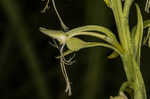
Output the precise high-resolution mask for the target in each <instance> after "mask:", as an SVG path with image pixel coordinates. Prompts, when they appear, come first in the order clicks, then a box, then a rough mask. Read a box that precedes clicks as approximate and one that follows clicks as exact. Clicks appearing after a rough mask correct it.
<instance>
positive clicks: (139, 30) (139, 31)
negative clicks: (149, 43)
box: [133, 4, 143, 63]
mask: <svg viewBox="0 0 150 99" xmlns="http://www.w3.org/2000/svg"><path fill="white" fill-rule="evenodd" d="M135 6H136V10H137V26H136V31H135V34H134V39H133V42H134V44H135V49H136V50H135V55H137V56H136V58H137V59H136V60H137V62H138V63H139V62H140V51H141V45H142V38H143V19H142V15H141V11H140V8H139V6H138V5H137V4H136V5H135Z"/></svg>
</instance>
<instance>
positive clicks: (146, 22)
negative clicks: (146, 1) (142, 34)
mask: <svg viewBox="0 0 150 99" xmlns="http://www.w3.org/2000/svg"><path fill="white" fill-rule="evenodd" d="M147 27H150V20H146V21H144V29H145V28H147Z"/></svg>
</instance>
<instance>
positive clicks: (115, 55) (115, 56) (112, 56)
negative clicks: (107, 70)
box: [108, 51, 119, 59]
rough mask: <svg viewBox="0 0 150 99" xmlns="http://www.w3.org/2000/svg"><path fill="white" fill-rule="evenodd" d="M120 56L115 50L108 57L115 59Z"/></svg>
mask: <svg viewBox="0 0 150 99" xmlns="http://www.w3.org/2000/svg"><path fill="white" fill-rule="evenodd" d="M118 56H119V54H118V53H117V52H115V51H113V52H112V53H111V54H110V55H109V56H108V59H114V58H117V57H118Z"/></svg>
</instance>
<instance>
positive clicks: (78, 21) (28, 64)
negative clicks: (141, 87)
mask: <svg viewBox="0 0 150 99" xmlns="http://www.w3.org/2000/svg"><path fill="white" fill-rule="evenodd" d="M55 1H56V6H57V9H58V11H59V13H60V15H61V16H62V18H63V20H64V22H65V24H66V25H67V26H68V27H69V28H70V29H72V28H75V27H79V26H84V25H89V24H94V25H102V26H106V27H108V28H110V29H111V30H112V31H114V32H115V33H116V27H115V23H114V18H113V15H112V12H111V10H110V9H109V8H107V7H106V5H105V4H104V1H103V0H55ZM138 3H139V4H140V7H141V9H142V13H143V19H144V20H146V19H149V18H150V15H148V14H146V13H145V12H144V11H143V9H144V5H145V2H144V1H143V0H138ZM44 5H45V2H42V1H40V0H1V1H0V34H1V35H0V99H109V96H111V95H113V96H114V95H117V92H118V90H119V88H120V85H121V83H123V82H124V81H125V80H126V77H125V73H124V71H123V68H122V63H121V60H120V58H116V59H113V60H109V59H107V56H108V55H109V54H110V53H111V52H112V51H111V50H109V49H106V48H100V47H95V48H89V49H83V50H81V51H79V52H77V53H76V57H75V61H76V62H75V63H74V64H73V65H71V66H68V67H67V70H68V74H69V77H70V79H71V82H72V92H73V95H72V96H70V97H68V96H67V95H66V94H65V93H64V90H65V81H64V79H63V76H62V73H61V70H60V66H59V60H57V59H56V58H55V57H56V56H57V55H59V52H58V50H57V49H56V48H54V47H52V46H51V45H50V44H49V43H48V42H49V41H52V39H51V38H49V37H47V36H45V35H43V34H42V33H40V32H39V30H38V29H39V27H40V26H42V27H46V28H50V29H61V27H60V24H59V20H58V18H57V16H56V14H55V11H54V9H53V7H52V4H50V9H49V10H48V11H47V12H46V13H44V14H41V13H40V10H41V9H42V8H43V7H44ZM135 23H136V12H135V8H134V6H133V7H132V10H131V14H130V24H131V26H133V25H134V24H135ZM83 38H84V39H86V37H83ZM88 39H89V38H88ZM92 40H96V39H94V38H92ZM149 56H150V48H147V47H143V48H142V55H141V64H142V65H141V70H142V74H143V77H144V80H145V84H146V89H147V94H148V99H149V97H150V96H149V95H150V94H149V93H150V85H149V84H150V77H149V75H150V73H149V71H150V66H149V65H150V63H149V60H150V59H149Z"/></svg>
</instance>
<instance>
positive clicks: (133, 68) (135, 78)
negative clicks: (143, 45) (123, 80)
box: [122, 53, 147, 99]
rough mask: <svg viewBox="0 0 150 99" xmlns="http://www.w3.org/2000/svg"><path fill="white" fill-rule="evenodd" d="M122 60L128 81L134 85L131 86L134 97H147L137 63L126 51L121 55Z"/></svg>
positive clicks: (144, 98)
mask: <svg viewBox="0 0 150 99" xmlns="http://www.w3.org/2000/svg"><path fill="white" fill-rule="evenodd" d="M122 61H123V65H124V70H125V72H126V76H127V80H128V82H132V83H133V84H134V86H132V87H133V91H134V95H133V96H134V99H147V96H146V89H145V85H144V81H143V78H142V74H141V71H140V66H139V64H137V62H136V60H135V59H134V57H133V55H131V54H127V53H126V54H125V55H124V56H123V57H122Z"/></svg>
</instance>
